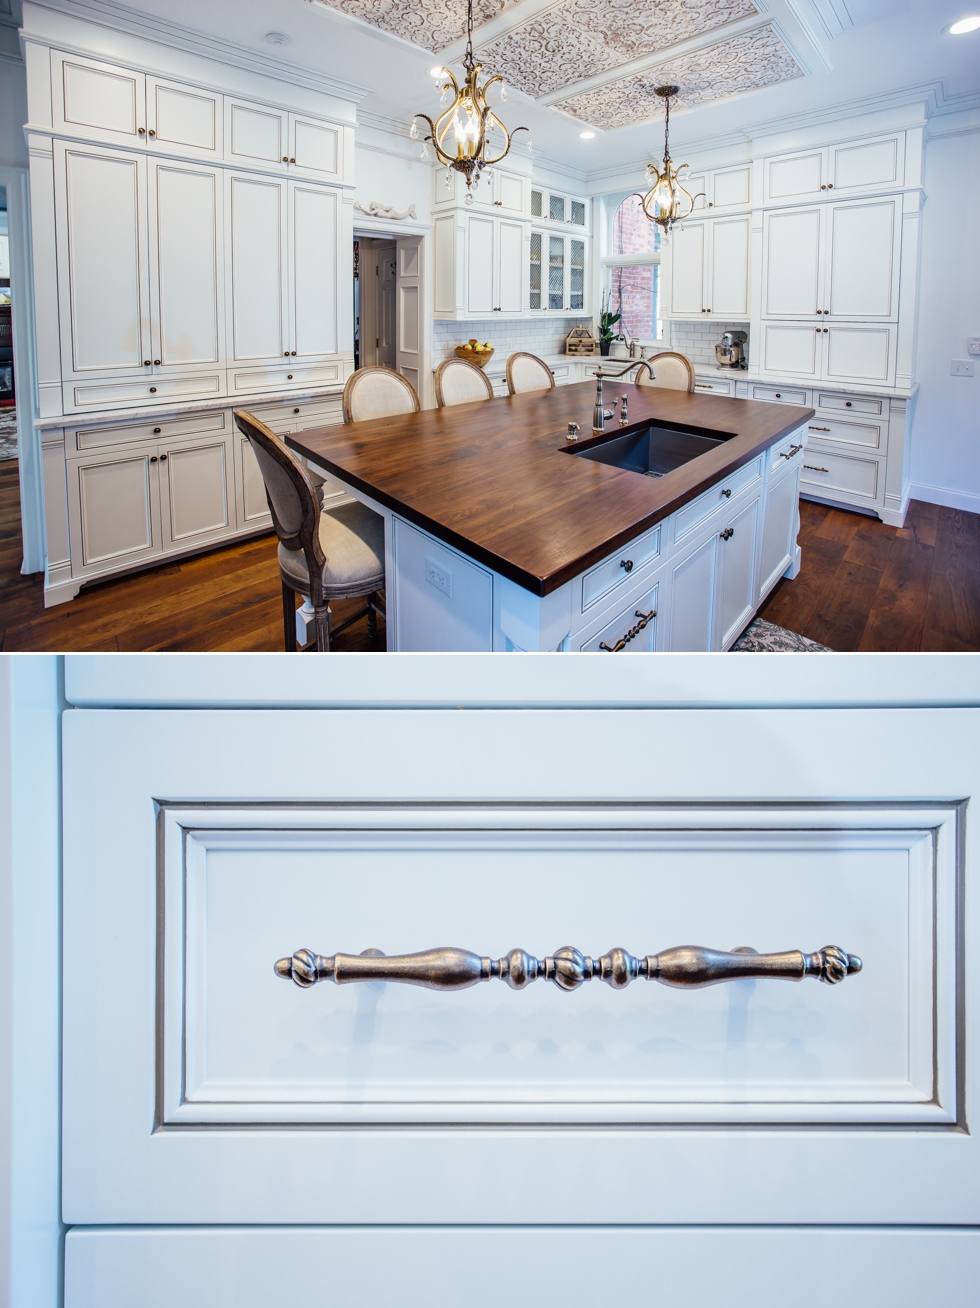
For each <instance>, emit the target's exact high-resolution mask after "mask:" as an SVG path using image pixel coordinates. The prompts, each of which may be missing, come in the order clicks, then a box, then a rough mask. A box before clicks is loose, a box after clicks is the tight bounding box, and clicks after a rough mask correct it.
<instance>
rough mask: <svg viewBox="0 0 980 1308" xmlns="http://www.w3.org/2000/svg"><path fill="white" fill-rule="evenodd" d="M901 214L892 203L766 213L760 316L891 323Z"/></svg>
mask: <svg viewBox="0 0 980 1308" xmlns="http://www.w3.org/2000/svg"><path fill="white" fill-rule="evenodd" d="M901 214H902V211H901V200H900V198H895V197H881V198H876V199H870V198H869V199H867V200H852V201H846V202H844V203H842V204H836V203H835V204H825V205H811V206H804V207H796V208H787V209H776V210H772V211H770V212H768V213H767V214H766V215H765V219H764V224H763V256H762V263H763V288H762V313H763V317H764V318H811V319H816V318H820V319H821V320H823V319H825V318H827V317H833V318H846V319H850V320H856V321H862V320H865V321H866V320H879V321H897V319H898V281H899V273H900V264H901Z"/></svg>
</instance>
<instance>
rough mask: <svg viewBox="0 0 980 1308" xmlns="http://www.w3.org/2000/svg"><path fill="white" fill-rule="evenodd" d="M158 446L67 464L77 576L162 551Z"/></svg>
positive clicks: (74, 573) (72, 549)
mask: <svg viewBox="0 0 980 1308" xmlns="http://www.w3.org/2000/svg"><path fill="white" fill-rule="evenodd" d="M158 468H159V464H158V460H157V453H156V449H155V448H154V447H153V446H152V445H151V446H148V447H147V448H145V449H143V450H132V449H130V450H127V451H125V452H121V453H119V454H115V455H102V456H95V457H93V458H90V459H81V460H77V461H72V462H70V463H69V465H68V521H69V529H70V532H71V545H72V548H71V557H72V575H73V576H84V575H85V574H86V573H92V572H103V571H106V570H108V569H110V568H111V569H117V568H120V567H125V566H126V565H127V564H130V563H139V562H142V561H143V560H144V559H146V558H149V557H152V556H153V555H154V554H159V552H160V519H159V484H158V479H157V472H158Z"/></svg>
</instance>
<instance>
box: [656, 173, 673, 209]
mask: <svg viewBox="0 0 980 1308" xmlns="http://www.w3.org/2000/svg"><path fill="white" fill-rule="evenodd" d="M653 203H654V204H655V205H656V206H657V208H658V209H661V210H663V211H664V212H666V211H667V210H669V209H670V208H671V207H672V206H673V203H674V193H673V191H672V190H671V189H670V186H669V184H668V183H667V182H666V181H661V182H660V184H659V185H658V186H657V188H656V190H655V191H654V193H653Z"/></svg>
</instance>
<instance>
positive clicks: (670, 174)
mask: <svg viewBox="0 0 980 1308" xmlns="http://www.w3.org/2000/svg"><path fill="white" fill-rule="evenodd" d="M654 90H655V92H656V94H657V95H659V96H663V100H664V161H663V165H662V167H660V168H658V167H657V165H656V164H647V181H649V182H651V183H652V185H651V187H650V189H649V191H647V193H646V195H643V196H641V197H640V203H641V204H642V205H643V212H644V213H645V214H646V216H647V217H648V218H649V219H650V221H651V222H652V223H656V224H657V226H658V227H659V228H660V229H661V231H662V232H663V234H664V236H666V235H667V233H668V232H669V231H670V230H671V228H672V227H673V226H674V224H675V223H679V222H683V221H684V219H685V218H688V217H690V215H691V214H692V213H693V211H694V201H695V200H696V199H700V198H701V196H702V195H703V194H704V192H703V191H699V192H698V194H697V195H696V196H693V197H692V196H691V195H690V193H689V192H688V191H685V189H684V187H683V186H682V185H681V182H680V175H681V173H682V172H684V170H685V169H686V170H687V173H688V175H689V174H690V171H691V169H690V166H689V165H688V164H680V165H679V166H675V165H674V161H673V160H672V159H671V157H670V98H671V96H674V95H676V94H677V92H678V91H679V90H680V87H677V86H657V87H655V88H654ZM687 180H688V178H687V176H685V177H684V181H687Z"/></svg>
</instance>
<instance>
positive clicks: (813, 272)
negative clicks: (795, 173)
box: [762, 206, 824, 318]
mask: <svg viewBox="0 0 980 1308" xmlns="http://www.w3.org/2000/svg"><path fill="white" fill-rule="evenodd" d="M822 221H823V217H822V210H821V208H820V207H819V206H817V207H815V208H808V209H784V210H777V211H776V212H774V213H769V214H766V219H765V227H764V234H763V270H762V271H763V279H764V286H763V293H762V312H763V315H764V316H767V317H770V318H807V317H812V318H815V317H816V316H817V313H818V311H819V310H820V309H822V308H823V307H824V306H823V305H822V303H821V302H820V301H821V294H822V286H821V262H822V261H821V253H822V251H821V240H820V237H821V224H822Z"/></svg>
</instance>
